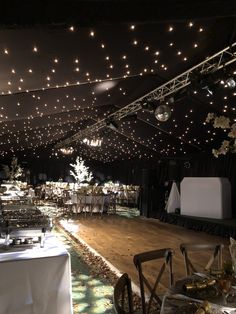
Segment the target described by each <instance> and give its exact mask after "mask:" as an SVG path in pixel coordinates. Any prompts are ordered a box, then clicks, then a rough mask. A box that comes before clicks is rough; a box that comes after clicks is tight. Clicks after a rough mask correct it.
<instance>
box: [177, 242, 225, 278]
mask: <svg viewBox="0 0 236 314" xmlns="http://www.w3.org/2000/svg"><path fill="white" fill-rule="evenodd" d="M223 247H224V245H223V244H201V243H182V244H181V245H180V250H181V252H182V254H183V256H184V262H185V270H186V275H187V276H189V275H191V274H192V273H194V272H197V267H196V260H195V266H194V264H193V258H190V254H191V253H193V252H199V253H200V252H208V255H209V259H208V261H207V264H206V266H204V269H203V270H205V271H208V270H209V269H210V268H211V266H212V265H213V263H214V262H215V261H216V262H217V267H218V269H222V250H223Z"/></svg>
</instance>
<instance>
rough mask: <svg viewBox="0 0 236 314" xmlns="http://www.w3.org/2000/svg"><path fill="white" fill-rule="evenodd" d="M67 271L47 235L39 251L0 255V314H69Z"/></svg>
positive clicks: (64, 255) (66, 259) (62, 252)
mask: <svg viewBox="0 0 236 314" xmlns="http://www.w3.org/2000/svg"><path fill="white" fill-rule="evenodd" d="M70 269H71V268H70V256H69V254H68V252H67V251H66V249H65V248H64V247H63V246H61V245H60V243H58V241H57V240H56V238H55V237H54V236H52V235H51V234H49V235H47V236H46V240H45V245H44V247H43V248H37V247H35V248H32V249H27V250H24V251H16V249H15V251H9V252H7V253H5V252H4V253H0V313H1V314H16V313H17V314H72V298H71V270H70Z"/></svg>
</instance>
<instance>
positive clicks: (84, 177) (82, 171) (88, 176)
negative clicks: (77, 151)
mask: <svg viewBox="0 0 236 314" xmlns="http://www.w3.org/2000/svg"><path fill="white" fill-rule="evenodd" d="M70 166H71V167H73V168H74V171H73V170H70V174H71V175H72V176H73V177H74V178H75V180H76V182H77V183H78V184H80V183H81V182H83V181H87V182H90V181H91V180H92V179H93V174H92V172H90V171H89V168H88V167H86V166H85V164H84V161H83V159H82V158H80V157H79V156H78V157H77V158H76V163H75V164H70Z"/></svg>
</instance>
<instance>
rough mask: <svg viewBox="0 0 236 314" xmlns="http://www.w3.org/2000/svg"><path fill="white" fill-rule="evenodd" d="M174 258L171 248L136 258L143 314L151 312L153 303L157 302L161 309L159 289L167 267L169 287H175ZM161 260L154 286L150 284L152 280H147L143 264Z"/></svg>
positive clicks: (137, 255) (142, 254)
mask: <svg viewBox="0 0 236 314" xmlns="http://www.w3.org/2000/svg"><path fill="white" fill-rule="evenodd" d="M172 256H173V250H172V249H170V248H164V249H159V250H154V251H148V252H144V253H140V254H136V255H135V256H134V265H135V266H136V268H137V270H138V273H139V284H140V294H141V301H142V313H143V314H148V313H150V311H151V306H152V304H153V301H155V303H156V305H157V306H158V307H161V303H162V301H161V299H160V296H158V293H157V288H158V285H159V284H160V282H161V279H162V276H163V274H164V272H165V270H166V267H167V269H168V271H169V287H171V286H172V285H173V271H172ZM154 260H160V262H161V264H160V265H161V266H159V265H158V271H156V272H155V278H156V279H155V282H154V284H151V283H150V280H148V279H147V276H146V275H145V274H144V271H143V267H142V266H143V264H144V263H147V262H150V261H154ZM147 294H150V298H149V300H148V301H147V300H146V295H147Z"/></svg>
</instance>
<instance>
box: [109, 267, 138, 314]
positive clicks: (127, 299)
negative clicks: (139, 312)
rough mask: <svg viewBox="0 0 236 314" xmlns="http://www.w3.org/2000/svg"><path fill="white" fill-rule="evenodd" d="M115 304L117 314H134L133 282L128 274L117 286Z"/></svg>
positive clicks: (122, 277)
mask: <svg viewBox="0 0 236 314" xmlns="http://www.w3.org/2000/svg"><path fill="white" fill-rule="evenodd" d="M113 303H114V309H115V312H116V313H117V314H132V313H133V312H134V310H133V298H132V288H131V280H130V278H129V276H128V274H127V273H124V274H123V275H122V276H121V277H120V278H119V279H118V280H117V282H116V284H115V287H114V293H113Z"/></svg>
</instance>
